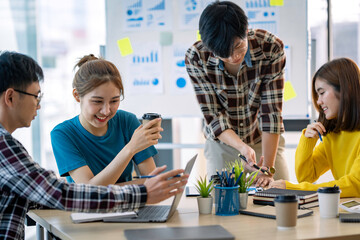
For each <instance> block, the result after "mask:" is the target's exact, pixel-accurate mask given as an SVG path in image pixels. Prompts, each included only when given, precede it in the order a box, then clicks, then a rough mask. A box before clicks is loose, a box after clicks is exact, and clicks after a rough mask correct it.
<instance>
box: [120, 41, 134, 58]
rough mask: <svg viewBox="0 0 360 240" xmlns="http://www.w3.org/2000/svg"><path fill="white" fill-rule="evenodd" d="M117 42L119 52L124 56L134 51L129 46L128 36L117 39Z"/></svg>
mask: <svg viewBox="0 0 360 240" xmlns="http://www.w3.org/2000/svg"><path fill="white" fill-rule="evenodd" d="M117 44H118V47H119V50H120V53H121V56H123V57H125V56H127V55H129V54H132V53H133V52H134V51H133V49H132V46H131V42H130V39H129V38H128V37H126V38H122V39H120V40H117Z"/></svg>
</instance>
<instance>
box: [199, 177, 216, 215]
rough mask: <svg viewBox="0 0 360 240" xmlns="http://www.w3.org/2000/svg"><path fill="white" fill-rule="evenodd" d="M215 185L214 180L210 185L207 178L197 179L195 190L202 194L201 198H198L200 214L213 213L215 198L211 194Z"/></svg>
mask: <svg viewBox="0 0 360 240" xmlns="http://www.w3.org/2000/svg"><path fill="white" fill-rule="evenodd" d="M213 183H214V180H211V181H210V182H209V183H207V180H206V176H205V177H204V179H203V178H202V177H200V179H197V184H196V185H195V188H196V190H197V191H198V192H199V194H200V197H198V198H197V202H198V207H199V213H200V214H210V213H211V212H212V207H213V198H212V196H211V195H210V192H211V191H212V190H213V188H214V186H213Z"/></svg>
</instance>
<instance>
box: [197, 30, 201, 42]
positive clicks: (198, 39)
mask: <svg viewBox="0 0 360 240" xmlns="http://www.w3.org/2000/svg"><path fill="white" fill-rule="evenodd" d="M196 40H197V41H200V40H201V35H200V31H199V30H197V32H196Z"/></svg>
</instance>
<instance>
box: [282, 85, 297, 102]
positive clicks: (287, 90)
mask: <svg viewBox="0 0 360 240" xmlns="http://www.w3.org/2000/svg"><path fill="white" fill-rule="evenodd" d="M296 96H297V95H296V92H295V89H294V87H293V85H292V84H291V82H290V81H286V82H285V87H284V100H285V102H286V101H289V100H290V99H293V98H295V97H296Z"/></svg>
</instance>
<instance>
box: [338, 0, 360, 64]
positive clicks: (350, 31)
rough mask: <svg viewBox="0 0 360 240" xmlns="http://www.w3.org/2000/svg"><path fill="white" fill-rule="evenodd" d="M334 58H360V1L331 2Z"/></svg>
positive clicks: (359, 61) (340, 0)
mask: <svg viewBox="0 0 360 240" xmlns="http://www.w3.org/2000/svg"><path fill="white" fill-rule="evenodd" d="M331 4H332V8H331V13H332V27H333V35H332V39H333V58H339V57H348V58H351V59H352V60H354V61H355V62H356V63H357V64H359V63H360V58H359V45H360V39H359V27H360V25H359V20H360V0H331Z"/></svg>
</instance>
